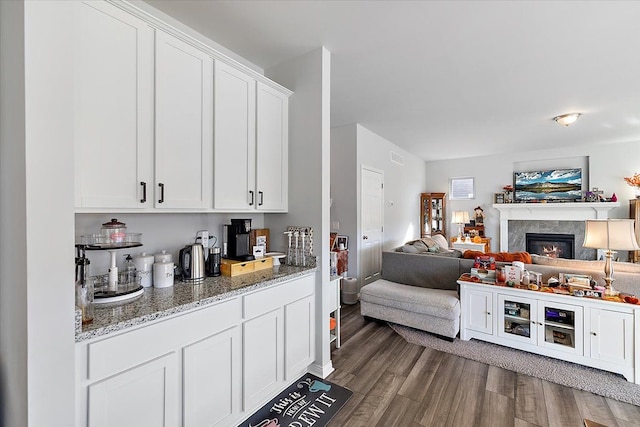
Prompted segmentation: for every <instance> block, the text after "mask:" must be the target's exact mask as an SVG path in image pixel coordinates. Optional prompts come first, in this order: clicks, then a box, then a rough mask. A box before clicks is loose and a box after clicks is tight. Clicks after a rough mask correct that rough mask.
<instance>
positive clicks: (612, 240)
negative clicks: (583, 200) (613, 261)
mask: <svg viewBox="0 0 640 427" xmlns="http://www.w3.org/2000/svg"><path fill="white" fill-rule="evenodd" d="M634 223H635V221H634V220H632V219H604V220H602V219H601V220H597V219H596V220H587V221H586V224H585V225H586V228H585V233H584V243H583V244H582V246H584V247H585V248H593V249H615V250H625V251H634V250H635V251H637V250H640V247H639V246H638V242H637V241H636V236H635V234H634Z"/></svg>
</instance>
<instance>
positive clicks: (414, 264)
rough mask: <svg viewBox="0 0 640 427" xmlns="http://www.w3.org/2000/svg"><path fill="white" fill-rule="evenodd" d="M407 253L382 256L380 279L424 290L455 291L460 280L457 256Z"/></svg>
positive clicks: (389, 253) (391, 253)
mask: <svg viewBox="0 0 640 427" xmlns="http://www.w3.org/2000/svg"><path fill="white" fill-rule="evenodd" d="M456 252H457V253H451V256H446V255H449V254H439V253H437V254H432V253H430V252H426V253H424V254H408V253H403V252H397V251H393V252H386V251H385V252H383V253H382V278H383V279H385V280H389V281H392V282H396V283H402V284H405V285H412V286H420V287H423V288H434V289H450V290H457V289H458V283H457V280H458V278H459V277H460V272H459V268H458V265H459V261H460V259H459V258H456V257H454V255H458V256H459V254H460V251H456Z"/></svg>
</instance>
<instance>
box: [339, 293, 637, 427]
mask: <svg viewBox="0 0 640 427" xmlns="http://www.w3.org/2000/svg"><path fill="white" fill-rule="evenodd" d="M341 320H342V346H341V347H340V348H339V349H335V348H333V347H332V360H333V366H334V368H335V371H334V372H333V373H332V374H331V375H329V377H328V378H327V379H328V380H330V381H333V382H335V383H336V384H339V385H342V386H344V387H347V388H349V389H350V390H352V391H353V392H354V395H353V397H352V398H351V399H350V400H349V402H347V404H346V405H345V407H344V408H342V410H341V411H340V412H339V413H338V414H337V415H336V416H335V417H334V419H333V420H332V421H331V423H330V424H329V426H331V427H338V426H349V427H351V426H363V427H364V426H379V427H392V426H399V427H432V426H455V427H464V426H478V427H485V426H486V427H549V426H562V427H572V426H575V427H582V426H583V423H582V420H583V419H584V418H588V419H591V420H593V421H596V422H598V423H600V424H603V425H606V426H608V427H628V426H638V425H640V407H638V406H634V405H630V404H627V403H622V402H618V401H615V400H612V399H607V398H604V397H602V396H598V395H595V394H592V393H587V392H584V391H581V390H575V389H572V388H569V387H564V386H561V385H558V384H554V383H550V382H547V381H543V380H540V379H538V378H533V377H529V376H526V375H522V374H517V373H515V372H511V371H508V370H505V369H502V368H498V367H495V366H489V365H485V364H483V363H479V362H475V361H471V360H467V359H464V358H461V357H458V356H454V355H451V354H448V353H443V352H440V351H437V350H434V349H430V348H425V347H421V346H418V345H415V344H410V343H408V342H406V341H405V340H404V339H403V338H401V337H400V336H399V335H398V334H396V333H395V332H394V331H393V330H392V329H391V328H390V327H389V326H388V325H386V324H384V323H377V322H367V321H366V320H364V318H363V317H362V316H361V315H360V305H359V304H354V305H343V308H342V319H341Z"/></svg>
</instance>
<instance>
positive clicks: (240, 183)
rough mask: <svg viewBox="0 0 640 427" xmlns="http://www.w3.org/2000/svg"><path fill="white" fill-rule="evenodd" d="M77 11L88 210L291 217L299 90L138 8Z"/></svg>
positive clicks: (78, 98)
mask: <svg viewBox="0 0 640 427" xmlns="http://www.w3.org/2000/svg"><path fill="white" fill-rule="evenodd" d="M75 12H76V13H75V16H74V31H75V37H74V38H75V42H74V46H73V49H74V70H73V72H74V82H75V86H74V110H75V111H74V164H75V207H76V211H77V212H107V211H147V212H149V211H160V210H171V211H177V212H179V211H189V212H194V211H197V212H216V211H218V212H219V211H225V212H249V211H254V212H255V211H256V210H259V211H264V212H286V211H287V208H288V206H287V192H288V182H287V179H288V178H287V170H288V158H287V156H288V152H287V149H288V132H287V129H288V96H289V95H291V92H290V91H288V90H287V89H285V88H282V87H280V86H278V85H277V84H275V83H273V82H271V81H269V80H268V79H266V78H265V77H264V76H262V75H259V74H257V73H255V72H254V71H252V70H250V69H248V68H245V67H243V66H241V65H237V66H236V67H234V66H232V65H230V64H231V62H230V61H229V59H228V58H226V57H224V56H222V55H221V54H219V53H218V52H216V51H215V50H213V49H210V48H208V47H207V46H206V45H203V44H201V43H199V42H197V41H195V40H193V39H190V38H189V37H186V36H184V35H183V34H180V33H178V32H175V30H174V29H173V28H171V27H170V26H168V25H166V24H164V23H162V22H160V21H159V20H156V19H153V18H151V17H149V16H147V15H145V14H142V13H141V12H140V11H139V10H138V9H137V8H135V7H133V6H131V5H129V4H127V3H126V2H125V3H120V2H118V3H117V4H112V3H110V2H102V1H79V2H77V3H76V11H75ZM150 22H151V23H150ZM214 62H215V73H214ZM214 89H215V90H214ZM214 136H215V139H214Z"/></svg>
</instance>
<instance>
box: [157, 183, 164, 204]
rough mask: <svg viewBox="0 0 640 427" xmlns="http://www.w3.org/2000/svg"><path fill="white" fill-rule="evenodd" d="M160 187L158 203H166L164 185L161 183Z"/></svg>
mask: <svg viewBox="0 0 640 427" xmlns="http://www.w3.org/2000/svg"><path fill="white" fill-rule="evenodd" d="M158 187H160V200H158V203H164V184H163V183H160V184H158Z"/></svg>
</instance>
